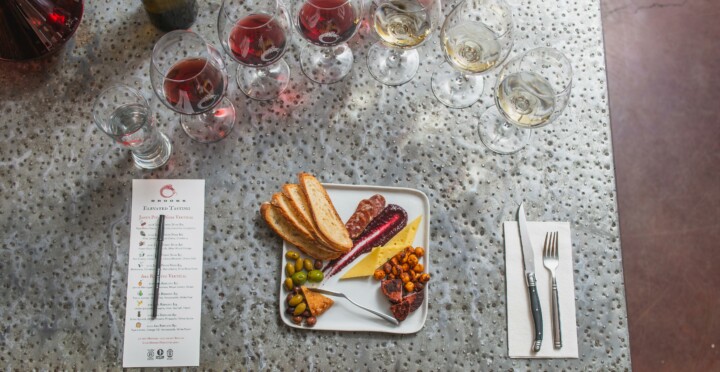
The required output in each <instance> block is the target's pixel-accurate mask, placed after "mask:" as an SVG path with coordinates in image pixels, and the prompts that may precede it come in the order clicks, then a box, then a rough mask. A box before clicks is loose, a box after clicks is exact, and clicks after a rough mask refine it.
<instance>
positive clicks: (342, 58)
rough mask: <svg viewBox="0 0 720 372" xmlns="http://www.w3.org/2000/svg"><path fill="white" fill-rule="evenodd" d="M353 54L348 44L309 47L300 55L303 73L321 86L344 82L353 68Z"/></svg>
mask: <svg viewBox="0 0 720 372" xmlns="http://www.w3.org/2000/svg"><path fill="white" fill-rule="evenodd" d="M353 60H354V57H353V52H352V50H351V49H350V47H349V46H348V45H347V44H340V45H337V46H334V47H324V48H318V47H309V48H304V49H303V50H302V52H301V53H300V66H301V67H302V72H303V73H304V74H305V76H307V77H308V78H309V79H310V80H312V81H314V82H316V83H320V84H332V83H336V82H338V81H340V80H342V79H343V78H344V77H345V76H347V74H349V73H350V70H351V69H352V66H353Z"/></svg>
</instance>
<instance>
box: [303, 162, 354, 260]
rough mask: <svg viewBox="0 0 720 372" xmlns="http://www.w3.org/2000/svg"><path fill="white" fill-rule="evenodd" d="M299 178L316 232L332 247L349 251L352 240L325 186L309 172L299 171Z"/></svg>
mask: <svg viewBox="0 0 720 372" xmlns="http://www.w3.org/2000/svg"><path fill="white" fill-rule="evenodd" d="M299 178H300V187H301V188H302V191H303V193H304V194H305V197H306V198H307V201H308V204H309V205H310V212H312V216H313V219H314V220H315V223H316V224H317V230H318V233H320V235H322V237H323V238H324V239H325V240H326V241H327V242H328V243H330V246H331V247H332V248H335V249H338V250H340V251H342V252H347V251H349V250H350V248H352V246H353V241H352V239H350V234H349V233H348V231H347V228H346V227H345V224H344V223H343V222H342V220H341V219H340V216H339V215H338V213H337V211H336V210H335V206H333V204H332V201H330V197H329V196H328V194H327V191H325V188H324V187H323V186H322V184H321V183H320V181H318V180H317V178H315V177H314V176H313V175H311V174H308V173H300V175H299Z"/></svg>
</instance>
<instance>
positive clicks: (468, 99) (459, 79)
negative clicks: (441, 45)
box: [431, 63, 485, 108]
mask: <svg viewBox="0 0 720 372" xmlns="http://www.w3.org/2000/svg"><path fill="white" fill-rule="evenodd" d="M484 80H485V79H483V77H482V76H478V75H467V74H463V73H462V72H460V71H458V70H456V69H454V68H453V67H452V66H450V64H448V63H443V64H442V65H440V66H439V67H438V68H436V69H435V72H433V76H432V83H431V87H432V91H433V94H435V97H436V98H437V99H438V100H439V101H440V102H442V104H443V105H445V106H447V107H452V108H465V107H470V106H472V104H473V103H475V102H477V101H478V100H480V96H482V93H483V88H484V87H485V83H484Z"/></svg>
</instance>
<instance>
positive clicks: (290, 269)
mask: <svg viewBox="0 0 720 372" xmlns="http://www.w3.org/2000/svg"><path fill="white" fill-rule="evenodd" d="M285 271H287V274H288V276H293V274H295V265H293V264H291V263H288V264H287V265H286V266H285Z"/></svg>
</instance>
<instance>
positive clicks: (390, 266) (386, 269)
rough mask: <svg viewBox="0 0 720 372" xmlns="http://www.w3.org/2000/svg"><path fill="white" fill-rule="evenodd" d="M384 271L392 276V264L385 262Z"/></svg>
mask: <svg viewBox="0 0 720 372" xmlns="http://www.w3.org/2000/svg"><path fill="white" fill-rule="evenodd" d="M383 270H384V271H385V274H390V270H392V265H390V262H385V265H383Z"/></svg>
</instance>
